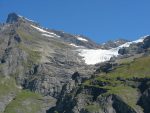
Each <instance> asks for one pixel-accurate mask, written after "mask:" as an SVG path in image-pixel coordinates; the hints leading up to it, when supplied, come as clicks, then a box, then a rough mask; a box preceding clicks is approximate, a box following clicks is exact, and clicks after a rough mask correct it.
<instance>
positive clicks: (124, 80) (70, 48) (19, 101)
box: [0, 13, 150, 113]
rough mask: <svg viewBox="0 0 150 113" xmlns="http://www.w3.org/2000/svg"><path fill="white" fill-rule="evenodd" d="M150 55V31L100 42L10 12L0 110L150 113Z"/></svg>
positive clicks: (0, 70)
mask: <svg viewBox="0 0 150 113" xmlns="http://www.w3.org/2000/svg"><path fill="white" fill-rule="evenodd" d="M149 55H150V36H145V37H142V38H140V39H138V40H136V41H126V40H118V41H114V42H112V41H111V42H108V43H106V44H105V45H100V44H97V43H95V42H93V41H92V40H91V39H89V38H87V37H85V36H83V35H73V34H69V33H65V32H63V31H58V30H52V29H47V28H43V27H41V26H40V25H39V24H37V23H36V22H34V21H32V20H29V19H27V18H25V17H22V16H18V15H17V14H15V13H11V14H9V15H8V18H7V20H6V23H5V24H3V25H0V113H12V112H13V113H144V112H145V113H149V107H148V106H149V105H150V103H149V88H150V87H149V82H150V81H149V78H150V77H149V73H150V72H149V61H150V58H149ZM145 66H146V67H145Z"/></svg>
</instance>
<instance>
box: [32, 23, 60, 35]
mask: <svg viewBox="0 0 150 113" xmlns="http://www.w3.org/2000/svg"><path fill="white" fill-rule="evenodd" d="M30 26H31V27H33V28H35V29H36V30H38V31H40V32H43V33H47V34H49V35H53V36H56V37H60V36H58V35H56V34H55V33H52V32H48V31H46V30H44V29H42V28H39V27H36V26H34V25H30ZM47 36H48V35H47Z"/></svg>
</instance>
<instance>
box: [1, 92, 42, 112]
mask: <svg viewBox="0 0 150 113" xmlns="http://www.w3.org/2000/svg"><path fill="white" fill-rule="evenodd" d="M41 98H42V97H41V95H39V94H37V93H33V92H30V91H28V90H23V91H22V92H20V93H19V94H18V95H17V96H16V98H15V99H14V100H12V101H11V102H10V104H9V105H7V107H6V109H5V112H4V113H18V112H20V113H37V112H38V111H39V110H41V101H40V100H41Z"/></svg>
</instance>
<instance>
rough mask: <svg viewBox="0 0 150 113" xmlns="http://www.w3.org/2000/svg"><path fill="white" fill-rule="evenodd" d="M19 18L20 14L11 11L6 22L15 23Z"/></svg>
mask: <svg viewBox="0 0 150 113" xmlns="http://www.w3.org/2000/svg"><path fill="white" fill-rule="evenodd" d="M18 20H19V16H18V15H17V14H16V13H10V14H9V15H8V18H7V20H6V23H9V24H13V23H15V22H18Z"/></svg>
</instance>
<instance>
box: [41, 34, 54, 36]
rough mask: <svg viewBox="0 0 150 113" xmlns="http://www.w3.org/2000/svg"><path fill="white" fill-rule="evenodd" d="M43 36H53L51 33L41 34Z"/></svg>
mask: <svg viewBox="0 0 150 113" xmlns="http://www.w3.org/2000/svg"><path fill="white" fill-rule="evenodd" d="M41 35H43V36H46V37H54V36H53V35H49V34H41Z"/></svg>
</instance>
